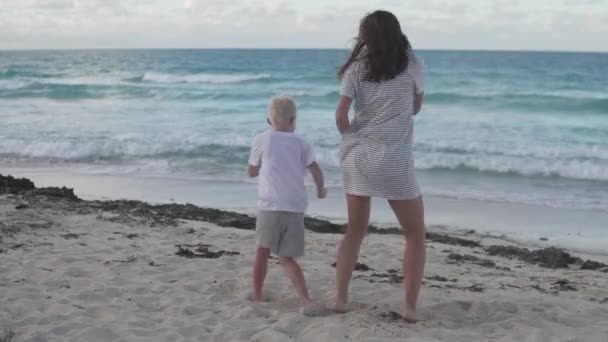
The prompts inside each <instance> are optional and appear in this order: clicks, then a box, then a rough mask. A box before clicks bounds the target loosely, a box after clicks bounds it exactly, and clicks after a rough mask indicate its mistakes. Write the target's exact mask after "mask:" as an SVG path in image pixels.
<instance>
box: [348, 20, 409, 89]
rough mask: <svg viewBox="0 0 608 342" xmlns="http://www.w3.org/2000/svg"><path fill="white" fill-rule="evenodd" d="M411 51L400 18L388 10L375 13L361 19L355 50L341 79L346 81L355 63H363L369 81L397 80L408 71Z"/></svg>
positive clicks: (366, 78)
mask: <svg viewBox="0 0 608 342" xmlns="http://www.w3.org/2000/svg"><path fill="white" fill-rule="evenodd" d="M411 49H412V46H411V45H410V42H409V40H408V39H407V37H406V36H405V34H403V32H402V31H401V25H400V24H399V20H398V19H397V17H395V15H394V14H392V13H391V12H388V11H375V12H373V13H370V14H368V15H366V16H365V17H364V18H363V19H362V20H361V25H360V26H359V36H358V37H357V38H356V44H355V47H354V48H353V51H352V52H351V54H350V56H349V57H348V59H347V60H346V63H344V65H343V66H342V67H341V68H340V70H338V77H339V78H342V77H343V76H344V73H345V72H346V70H348V68H349V67H350V66H351V64H353V62H355V61H357V60H361V61H363V63H364V64H365V66H366V67H367V75H366V76H365V80H366V81H371V82H380V81H384V80H390V79H393V78H395V77H396V76H397V75H399V74H400V73H402V72H403V71H404V70H405V69H407V65H408V63H409V51H410V50H411Z"/></svg>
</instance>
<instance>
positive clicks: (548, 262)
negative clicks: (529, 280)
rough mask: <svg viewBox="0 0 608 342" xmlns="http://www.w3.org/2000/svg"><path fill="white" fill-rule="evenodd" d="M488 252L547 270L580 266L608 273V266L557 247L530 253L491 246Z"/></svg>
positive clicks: (584, 268)
mask: <svg viewBox="0 0 608 342" xmlns="http://www.w3.org/2000/svg"><path fill="white" fill-rule="evenodd" d="M485 250H486V252H487V253H488V254H490V255H495V256H501V257H505V258H509V259H513V258H517V259H520V260H522V261H525V262H527V263H529V264H534V265H539V266H541V267H545V268H553V269H557V268H570V265H580V266H581V268H580V269H581V270H598V271H602V272H608V265H606V264H603V263H600V262H597V261H592V260H587V261H583V259H581V258H576V257H573V256H572V255H570V253H568V252H566V251H564V250H563V249H560V248H556V247H548V248H544V249H537V250H534V251H530V250H529V249H527V248H519V247H515V246H489V247H487V248H486V249H485Z"/></svg>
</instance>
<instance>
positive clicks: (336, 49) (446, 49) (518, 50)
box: [0, 47, 608, 54]
mask: <svg viewBox="0 0 608 342" xmlns="http://www.w3.org/2000/svg"><path fill="white" fill-rule="evenodd" d="M146 50H190V51H193V50H216V51H219V50H250V51H252V50H269V51H272V50H276V51H290V50H291V51H297V50H313V51H314V50H335V51H349V50H350V48H322V47H299V48H296V47H286V48H281V47H206V48H200V47H179V48H175V47H146V48H141V47H137V48H125V47H119V48H92V47H85V48H23V49H2V48H0V52H28V51H31V52H35V51H39V52H42V51H146ZM414 51H430V52H433V51H437V52H520V53H530V52H532V53H588V54H607V53H608V50H606V51H600V50H526V49H504V50H501V49H467V48H463V49H450V48H418V49H414Z"/></svg>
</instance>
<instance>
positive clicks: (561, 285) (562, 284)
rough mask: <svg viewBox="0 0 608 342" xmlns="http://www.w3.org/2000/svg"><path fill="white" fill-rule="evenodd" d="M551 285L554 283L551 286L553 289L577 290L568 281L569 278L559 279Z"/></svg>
mask: <svg viewBox="0 0 608 342" xmlns="http://www.w3.org/2000/svg"><path fill="white" fill-rule="evenodd" d="M551 285H554V286H553V289H554V290H559V291H578V289H577V288H576V287H575V286H574V285H572V283H570V280H568V279H560V280H558V281H556V282H555V283H553V284H551Z"/></svg>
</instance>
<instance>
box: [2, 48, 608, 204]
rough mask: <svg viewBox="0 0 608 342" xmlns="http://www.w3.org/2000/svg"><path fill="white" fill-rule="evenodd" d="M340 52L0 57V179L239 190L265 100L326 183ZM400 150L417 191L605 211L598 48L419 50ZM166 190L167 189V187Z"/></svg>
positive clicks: (607, 133) (603, 102) (602, 72)
mask: <svg viewBox="0 0 608 342" xmlns="http://www.w3.org/2000/svg"><path fill="white" fill-rule="evenodd" d="M347 53H348V51H345V50H116V51H114V50H99V51H95V50H91V51H1V52H0V120H1V122H2V125H1V126H0V173H2V169H3V168H4V169H9V168H16V167H18V168H21V169H41V168H44V169H49V170H53V169H61V170H66V169H67V170H70V172H71V173H74V174H80V175H113V176H133V177H137V178H171V179H190V180H192V179H194V180H206V181H212V182H216V181H217V182H220V181H221V182H225V181H227V182H232V183H234V184H244V185H245V184H249V185H250V184H251V182H252V181H251V180H249V179H247V178H246V176H245V172H244V170H245V167H246V164H247V157H248V153H249V147H250V144H251V142H252V139H253V137H254V136H255V134H257V133H260V132H262V131H263V130H265V129H267V124H266V122H265V118H266V107H267V103H268V100H269V98H270V97H271V96H273V95H276V94H287V95H291V96H293V98H294V99H295V100H296V103H297V106H298V110H299V118H298V129H297V131H298V133H300V134H301V135H303V136H304V137H305V138H306V139H307V140H308V141H309V142H310V143H312V144H313V145H314V148H315V151H316V153H317V156H318V160H319V161H320V163H321V165H322V167H323V168H324V169H325V170H326V173H327V176H328V181H329V184H330V186H331V187H333V188H335V189H339V188H340V184H341V180H340V173H339V164H338V157H337V150H338V145H339V142H340V137H339V135H338V133H337V131H336V129H335V127H334V110H335V105H336V103H337V100H338V97H339V92H338V89H339V82H338V80H337V78H336V69H337V68H338V67H339V66H340V64H341V63H342V62H343V61H344V59H345V58H346V56H347ZM417 54H418V56H419V57H421V58H422V59H423V60H424V62H425V67H426V74H425V76H426V97H425V105H424V108H423V110H422V112H421V113H420V114H419V115H418V116H417V118H416V126H415V156H416V168H417V170H418V176H419V181H420V183H421V188H422V189H423V192H424V193H425V195H433V196H441V197H447V198H456V199H472V200H482V201H494V202H509V203H516V204H535V205H542V206H547V207H553V208H564V209H584V210H591V211H603V212H606V211H608V78H607V77H606V75H608V54H593V53H550V52H481V51H479V52H478V51H466V52H464V51H418V52H417ZM168 191H170V190H168Z"/></svg>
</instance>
